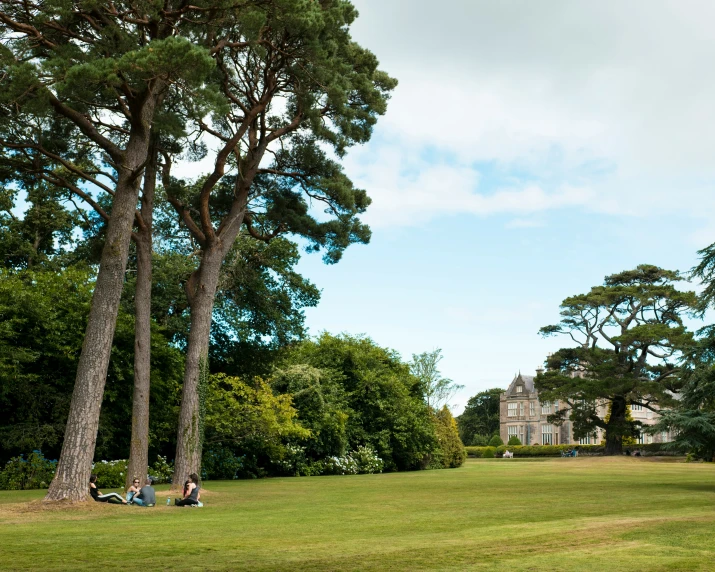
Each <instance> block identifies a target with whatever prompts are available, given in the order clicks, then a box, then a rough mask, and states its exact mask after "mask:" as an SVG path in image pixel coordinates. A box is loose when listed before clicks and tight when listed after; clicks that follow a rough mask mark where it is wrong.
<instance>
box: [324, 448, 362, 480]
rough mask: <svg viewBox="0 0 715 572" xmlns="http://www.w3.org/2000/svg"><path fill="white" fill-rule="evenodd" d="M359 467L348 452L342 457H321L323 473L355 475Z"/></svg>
mask: <svg viewBox="0 0 715 572" xmlns="http://www.w3.org/2000/svg"><path fill="white" fill-rule="evenodd" d="M358 472H359V467H358V464H357V462H356V461H355V459H353V458H352V456H351V455H350V453H348V454H347V455H343V456H342V457H326V458H325V459H323V474H324V475H357V474H358Z"/></svg>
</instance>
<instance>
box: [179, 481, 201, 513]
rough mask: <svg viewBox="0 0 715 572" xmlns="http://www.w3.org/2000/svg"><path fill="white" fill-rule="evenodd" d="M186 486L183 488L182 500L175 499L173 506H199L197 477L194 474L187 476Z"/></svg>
mask: <svg viewBox="0 0 715 572" xmlns="http://www.w3.org/2000/svg"><path fill="white" fill-rule="evenodd" d="M187 483H188V485H187V486H185V487H184V498H183V499H181V500H179V499H176V500H175V501H174V504H176V506H192V505H198V504H199V489H200V488H201V487H200V486H199V476H198V475H197V474H196V473H191V474H190V475H189V480H188V481H187Z"/></svg>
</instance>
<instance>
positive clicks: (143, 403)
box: [125, 140, 157, 488]
mask: <svg viewBox="0 0 715 572" xmlns="http://www.w3.org/2000/svg"><path fill="white" fill-rule="evenodd" d="M154 142H155V140H153V141H152V145H151V148H150V151H149V153H150V156H149V162H148V163H147V167H146V171H145V173H144V189H143V191H142V198H141V220H140V224H139V228H138V229H137V231H136V232H135V233H134V243H135V246H136V253H137V282H136V291H135V294H134V307H135V318H134V397H133V400H132V437H131V443H130V448H129V464H128V467H127V475H126V481H125V482H126V488H129V487H130V486H131V484H132V480H133V479H135V478H137V479H139V480H140V481H141V484H142V486H143V485H144V479H145V478H146V477H147V470H148V467H149V393H150V390H151V279H152V278H151V276H152V275H151V255H152V214H153V209H154V189H155V187H156V161H157V156H156V149H155V145H154Z"/></svg>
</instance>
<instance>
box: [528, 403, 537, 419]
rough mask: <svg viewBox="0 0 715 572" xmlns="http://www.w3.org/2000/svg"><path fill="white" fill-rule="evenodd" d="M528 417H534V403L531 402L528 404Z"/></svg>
mask: <svg viewBox="0 0 715 572" xmlns="http://www.w3.org/2000/svg"><path fill="white" fill-rule="evenodd" d="M529 415H531V416H532V417H533V416H534V415H536V403H534V402H533V401H530V402H529Z"/></svg>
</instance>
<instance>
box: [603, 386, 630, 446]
mask: <svg viewBox="0 0 715 572" xmlns="http://www.w3.org/2000/svg"><path fill="white" fill-rule="evenodd" d="M627 407H628V405H627V403H626V400H625V398H623V397H615V398H614V399H613V400H612V401H611V416H610V417H609V418H608V423H607V424H606V450H605V453H604V454H606V455H622V454H623V431H624V429H625V427H626V415H627Z"/></svg>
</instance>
